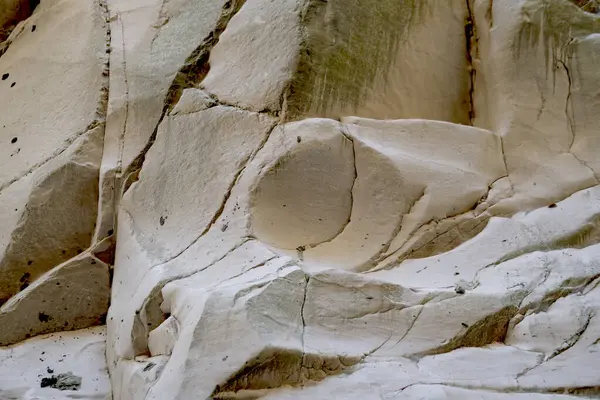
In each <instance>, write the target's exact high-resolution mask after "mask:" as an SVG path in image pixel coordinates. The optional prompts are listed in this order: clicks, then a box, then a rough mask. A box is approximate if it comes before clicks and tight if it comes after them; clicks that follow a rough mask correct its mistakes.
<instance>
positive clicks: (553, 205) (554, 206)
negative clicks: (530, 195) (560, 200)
mask: <svg viewBox="0 0 600 400" xmlns="http://www.w3.org/2000/svg"><path fill="white" fill-rule="evenodd" d="M548 208H556V203H552V204H550V205H549V206H548Z"/></svg>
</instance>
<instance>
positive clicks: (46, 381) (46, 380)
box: [40, 375, 58, 387]
mask: <svg viewBox="0 0 600 400" xmlns="http://www.w3.org/2000/svg"><path fill="white" fill-rule="evenodd" d="M56 382H58V378H57V377H55V376H54V375H53V376H51V377H50V378H42V382H41V383H40V387H48V386H53V385H55V384H56Z"/></svg>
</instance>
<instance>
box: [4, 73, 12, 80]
mask: <svg viewBox="0 0 600 400" xmlns="http://www.w3.org/2000/svg"><path fill="white" fill-rule="evenodd" d="M9 76H10V74H9V73H6V74H2V80H3V81H5V80H7V79H8V77H9Z"/></svg>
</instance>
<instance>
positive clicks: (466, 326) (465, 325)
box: [461, 322, 469, 328]
mask: <svg viewBox="0 0 600 400" xmlns="http://www.w3.org/2000/svg"><path fill="white" fill-rule="evenodd" d="M461 325H462V326H464V327H465V328H468V327H469V325H467V324H465V323H464V322H462V323H461Z"/></svg>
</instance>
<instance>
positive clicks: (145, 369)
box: [144, 362, 156, 372]
mask: <svg viewBox="0 0 600 400" xmlns="http://www.w3.org/2000/svg"><path fill="white" fill-rule="evenodd" d="M155 365H156V364H154V363H153V362H151V363H148V365H146V366H145V367H144V372H147V371H150V370H151V369H152V368H154V366H155Z"/></svg>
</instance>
